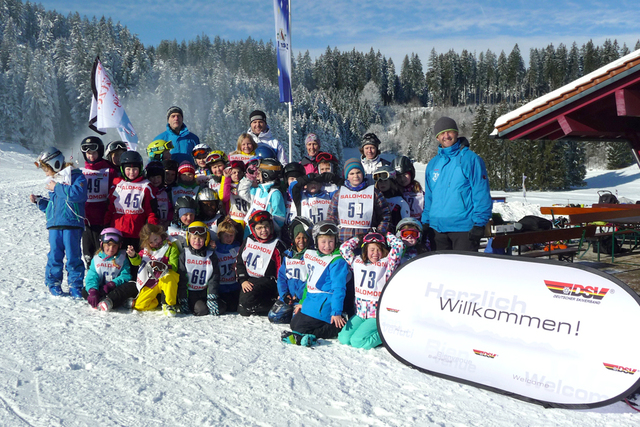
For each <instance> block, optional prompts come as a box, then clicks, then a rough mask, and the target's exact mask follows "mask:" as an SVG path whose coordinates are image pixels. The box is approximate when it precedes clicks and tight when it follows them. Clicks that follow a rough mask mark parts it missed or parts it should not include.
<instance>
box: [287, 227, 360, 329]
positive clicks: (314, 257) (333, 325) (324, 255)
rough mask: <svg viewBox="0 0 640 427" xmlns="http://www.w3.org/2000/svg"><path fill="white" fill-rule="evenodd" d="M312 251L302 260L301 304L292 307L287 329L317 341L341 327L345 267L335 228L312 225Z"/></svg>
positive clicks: (307, 251)
mask: <svg viewBox="0 0 640 427" xmlns="http://www.w3.org/2000/svg"><path fill="white" fill-rule="evenodd" d="M312 237H313V241H314V243H315V247H316V249H307V250H306V251H305V253H304V256H303V259H304V262H305V266H306V267H307V271H308V276H307V282H306V292H305V295H304V297H303V299H302V300H301V305H300V306H296V308H295V310H294V311H295V314H294V316H293V319H291V325H290V326H291V329H292V331H293V332H295V333H298V334H303V335H304V334H311V335H314V336H315V337H317V338H335V337H337V336H338V332H339V331H340V329H342V327H343V326H344V325H345V323H346V322H345V319H344V317H342V311H343V306H344V297H345V294H346V284H347V282H348V281H349V279H350V277H351V272H350V271H349V265H348V264H347V262H346V261H345V260H344V259H343V258H342V256H340V251H339V250H338V227H337V226H336V225H335V224H333V223H331V222H329V221H320V222H319V223H317V224H315V225H314V226H313V231H312Z"/></svg>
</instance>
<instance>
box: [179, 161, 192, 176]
mask: <svg viewBox="0 0 640 427" xmlns="http://www.w3.org/2000/svg"><path fill="white" fill-rule="evenodd" d="M189 172H191V173H192V174H195V173H196V169H195V168H194V167H193V165H192V164H191V163H190V162H189V161H188V160H185V161H184V162H182V163H180V167H179V168H178V173H189Z"/></svg>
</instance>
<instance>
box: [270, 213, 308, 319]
mask: <svg viewBox="0 0 640 427" xmlns="http://www.w3.org/2000/svg"><path fill="white" fill-rule="evenodd" d="M312 228H313V223H312V222H311V221H309V220H308V219H307V218H304V217H299V216H297V217H295V218H294V219H293V221H291V224H290V225H289V240H290V241H291V248H290V249H287V250H286V251H285V253H284V255H285V256H284V261H283V262H282V265H281V266H280V270H279V271H278V300H277V301H276V302H275V304H273V307H271V310H270V311H269V314H268V317H269V320H270V321H271V322H274V323H289V322H291V317H292V316H293V307H294V305H296V304H298V303H299V302H300V300H301V299H302V297H303V295H304V289H305V286H304V284H305V282H306V281H307V267H306V266H305V264H304V259H303V257H304V253H305V251H306V250H307V248H308V247H309V245H310V243H311V239H312V237H311V229H312Z"/></svg>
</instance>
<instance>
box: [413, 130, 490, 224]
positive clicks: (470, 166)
mask: <svg viewBox="0 0 640 427" xmlns="http://www.w3.org/2000/svg"><path fill="white" fill-rule="evenodd" d="M424 182H425V189H424V190H425V191H424V211H423V212H422V223H423V224H429V225H430V226H431V228H433V229H434V230H436V231H437V232H439V233H449V232H464V231H469V230H471V228H473V226H480V227H484V226H485V224H486V223H487V222H488V221H489V219H490V218H491V210H492V204H491V203H492V202H491V192H490V190H489V180H488V179H487V169H486V167H485V165H484V161H483V160H482V159H481V158H480V156H478V155H477V154H476V153H474V152H473V151H471V150H470V149H469V142H468V141H467V139H466V138H458V141H456V143H455V144H453V145H452V146H451V147H447V148H442V147H439V148H438V154H437V155H436V156H435V157H434V158H433V159H431V161H430V162H429V164H428V165H427V169H426V171H425V178H424Z"/></svg>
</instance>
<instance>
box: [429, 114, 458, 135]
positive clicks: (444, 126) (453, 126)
mask: <svg viewBox="0 0 640 427" xmlns="http://www.w3.org/2000/svg"><path fill="white" fill-rule="evenodd" d="M450 130H453V131H456V132H458V124H457V123H456V121H455V120H453V119H452V118H450V117H444V116H443V117H440V118H439V119H438V121H437V122H436V125H435V126H434V127H433V132H434V133H435V134H436V138H437V137H438V135H440V134H441V133H442V132H446V131H450Z"/></svg>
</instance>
